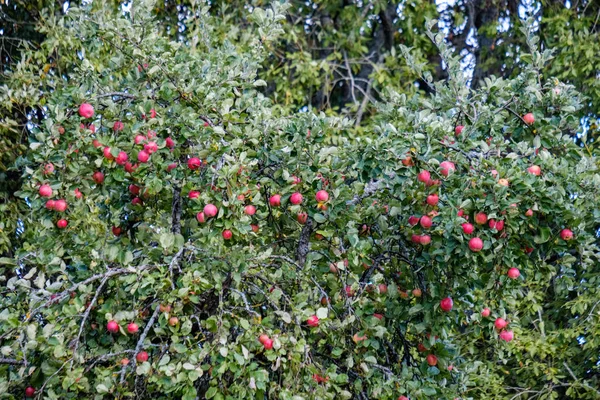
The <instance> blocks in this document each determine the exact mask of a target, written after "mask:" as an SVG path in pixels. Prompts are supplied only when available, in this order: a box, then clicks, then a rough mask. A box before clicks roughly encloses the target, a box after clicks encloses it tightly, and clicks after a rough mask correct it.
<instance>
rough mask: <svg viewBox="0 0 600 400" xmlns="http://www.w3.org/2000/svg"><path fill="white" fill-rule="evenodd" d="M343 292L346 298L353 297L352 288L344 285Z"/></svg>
mask: <svg viewBox="0 0 600 400" xmlns="http://www.w3.org/2000/svg"><path fill="white" fill-rule="evenodd" d="M344 291H345V292H346V296H348V297H352V296H354V290H353V289H352V286H350V285H346V287H345V288H344Z"/></svg>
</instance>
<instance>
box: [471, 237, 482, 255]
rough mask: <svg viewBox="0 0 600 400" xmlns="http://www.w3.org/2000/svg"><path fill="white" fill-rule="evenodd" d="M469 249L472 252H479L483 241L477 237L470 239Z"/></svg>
mask: <svg viewBox="0 0 600 400" xmlns="http://www.w3.org/2000/svg"><path fill="white" fill-rule="evenodd" d="M469 249H471V251H474V252H478V251H480V250H481V249H483V241H482V240H481V239H479V238H478V237H474V238H471V240H469Z"/></svg>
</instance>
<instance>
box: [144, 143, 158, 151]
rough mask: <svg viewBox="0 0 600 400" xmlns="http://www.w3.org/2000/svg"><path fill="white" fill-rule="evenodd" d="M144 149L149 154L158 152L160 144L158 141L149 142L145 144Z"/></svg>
mask: <svg viewBox="0 0 600 400" xmlns="http://www.w3.org/2000/svg"><path fill="white" fill-rule="evenodd" d="M144 150H145V151H146V152H147V153H148V154H152V153H156V152H157V151H158V145H157V144H156V142H148V143H146V144H145V145H144Z"/></svg>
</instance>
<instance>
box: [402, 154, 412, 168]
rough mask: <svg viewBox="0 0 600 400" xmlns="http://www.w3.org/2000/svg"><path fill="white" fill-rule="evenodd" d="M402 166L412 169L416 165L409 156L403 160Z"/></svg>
mask: <svg viewBox="0 0 600 400" xmlns="http://www.w3.org/2000/svg"><path fill="white" fill-rule="evenodd" d="M402 165H404V166H405V167H412V166H413V165H415V163H414V162H413V160H412V157H411V156H407V157H406V158H404V159H402Z"/></svg>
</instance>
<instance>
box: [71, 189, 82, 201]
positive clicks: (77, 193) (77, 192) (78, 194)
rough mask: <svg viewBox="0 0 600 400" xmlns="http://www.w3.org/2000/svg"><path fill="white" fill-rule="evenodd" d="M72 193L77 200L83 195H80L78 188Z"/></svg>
mask: <svg viewBox="0 0 600 400" xmlns="http://www.w3.org/2000/svg"><path fill="white" fill-rule="evenodd" d="M73 192H74V193H75V197H76V198H78V199H80V198H81V197H82V196H83V193H81V191H80V190H79V188H76V189H75V190H74V191H73Z"/></svg>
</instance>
